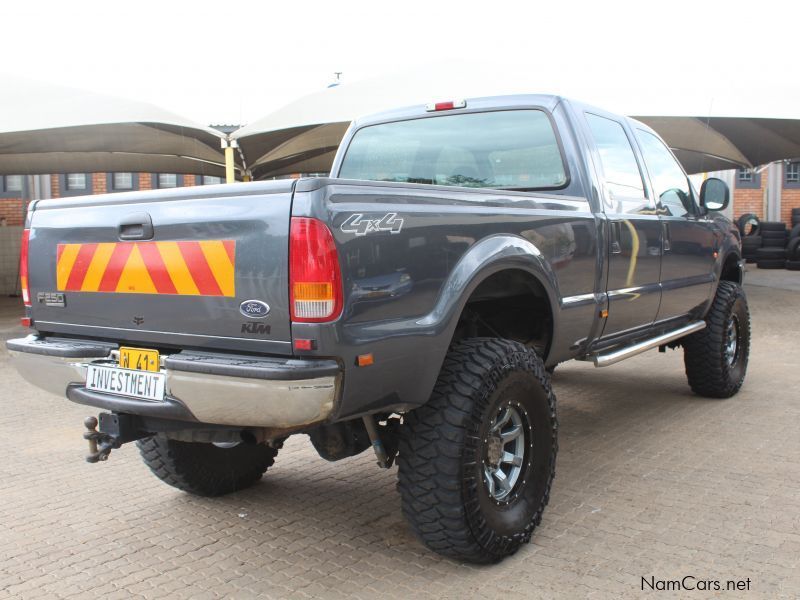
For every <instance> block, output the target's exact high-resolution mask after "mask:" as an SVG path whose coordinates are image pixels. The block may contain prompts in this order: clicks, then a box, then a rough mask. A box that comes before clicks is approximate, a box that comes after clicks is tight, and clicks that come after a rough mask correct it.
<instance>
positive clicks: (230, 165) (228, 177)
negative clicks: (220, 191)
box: [221, 139, 239, 183]
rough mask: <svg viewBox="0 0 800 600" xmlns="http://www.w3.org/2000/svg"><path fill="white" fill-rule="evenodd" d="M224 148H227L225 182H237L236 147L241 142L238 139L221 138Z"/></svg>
mask: <svg viewBox="0 0 800 600" xmlns="http://www.w3.org/2000/svg"><path fill="white" fill-rule="evenodd" d="M221 142H222V149H223V150H225V183H236V163H235V162H234V156H235V155H234V152H233V150H234V148H238V147H239V144H238V143H237V142H236V140H228V139H224V140H221Z"/></svg>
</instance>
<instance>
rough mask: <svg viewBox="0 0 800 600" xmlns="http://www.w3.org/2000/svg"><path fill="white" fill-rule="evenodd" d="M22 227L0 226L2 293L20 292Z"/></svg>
mask: <svg viewBox="0 0 800 600" xmlns="http://www.w3.org/2000/svg"><path fill="white" fill-rule="evenodd" d="M21 237H22V227H0V295H2V296H8V295H9V294H15V293H18V292H19V273H18V270H19V246H20V239H21Z"/></svg>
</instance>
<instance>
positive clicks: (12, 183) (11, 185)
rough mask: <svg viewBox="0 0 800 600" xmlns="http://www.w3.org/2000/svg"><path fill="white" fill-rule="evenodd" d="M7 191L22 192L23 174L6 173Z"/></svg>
mask: <svg viewBox="0 0 800 600" xmlns="http://www.w3.org/2000/svg"><path fill="white" fill-rule="evenodd" d="M3 191H6V192H9V193H10V192H20V193H21V192H22V175H6V185H5V190H3Z"/></svg>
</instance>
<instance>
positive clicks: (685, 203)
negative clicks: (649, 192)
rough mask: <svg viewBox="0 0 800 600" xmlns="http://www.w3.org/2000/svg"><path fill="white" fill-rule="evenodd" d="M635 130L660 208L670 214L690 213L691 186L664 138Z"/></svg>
mask: <svg viewBox="0 0 800 600" xmlns="http://www.w3.org/2000/svg"><path fill="white" fill-rule="evenodd" d="M638 134H639V141H640V142H641V144H642V154H643V155H644V162H645V163H646V164H647V170H648V171H649V173H650V179H651V180H652V182H653V188H654V190H655V193H656V196H657V197H658V198H659V200H661V205H662V207H663V208H664V210H666V211H667V212H668V213H669V214H670V215H672V216H674V217H685V216H686V215H690V214H693V213H694V212H695V209H694V200H693V199H692V189H691V187H690V185H689V179H688V178H687V177H686V174H685V173H684V172H683V169H682V168H681V166H680V165H679V164H678V161H677V160H675V157H674V156H672V153H671V152H670V151H669V149H668V148H667V147H666V146H665V145H664V142H662V141H661V140H660V139H658V138H657V137H656V136H654V135H653V134H652V133H650V132H649V131H644V130H643V129H639V130H638Z"/></svg>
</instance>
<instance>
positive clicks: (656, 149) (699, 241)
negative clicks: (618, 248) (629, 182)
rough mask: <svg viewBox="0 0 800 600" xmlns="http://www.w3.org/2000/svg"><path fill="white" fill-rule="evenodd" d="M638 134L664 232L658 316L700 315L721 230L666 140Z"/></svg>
mask: <svg viewBox="0 0 800 600" xmlns="http://www.w3.org/2000/svg"><path fill="white" fill-rule="evenodd" d="M636 137H637V139H638V141H639V145H640V147H641V150H642V156H643V157H644V162H645V165H646V167H647V172H648V173H649V176H650V182H651V187H652V189H653V190H654V195H655V197H656V199H657V201H658V214H659V219H660V221H661V227H662V231H663V235H664V255H663V257H662V259H661V307H660V309H659V311H658V317H657V320H659V321H663V320H666V319H671V318H676V317H681V316H684V315H692V314H701V313H702V311H703V309H704V308H705V306H704V305H705V303H706V302H707V301H708V300H709V299H710V297H711V291H712V281H713V279H714V263H715V261H716V256H715V254H716V252H717V250H718V249H719V241H718V239H717V234H716V233H715V229H714V227H713V226H712V223H711V221H710V220H709V219H707V218H705V217H704V216H702V215H701V214H700V210H699V208H698V206H697V204H696V203H695V200H694V192H693V190H692V186H691V184H690V183H689V179H688V177H687V176H686V173H685V172H684V170H683V168H682V167H681V165H680V163H678V161H677V160H676V159H675V157H674V156H673V155H672V152H670V150H669V148H667V146H666V145H665V144H664V142H662V141H661V140H660V139H659V138H658V137H657V136H656V135H654V134H653V133H651V132H649V131H647V130H645V129H642V128H637V129H636Z"/></svg>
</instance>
